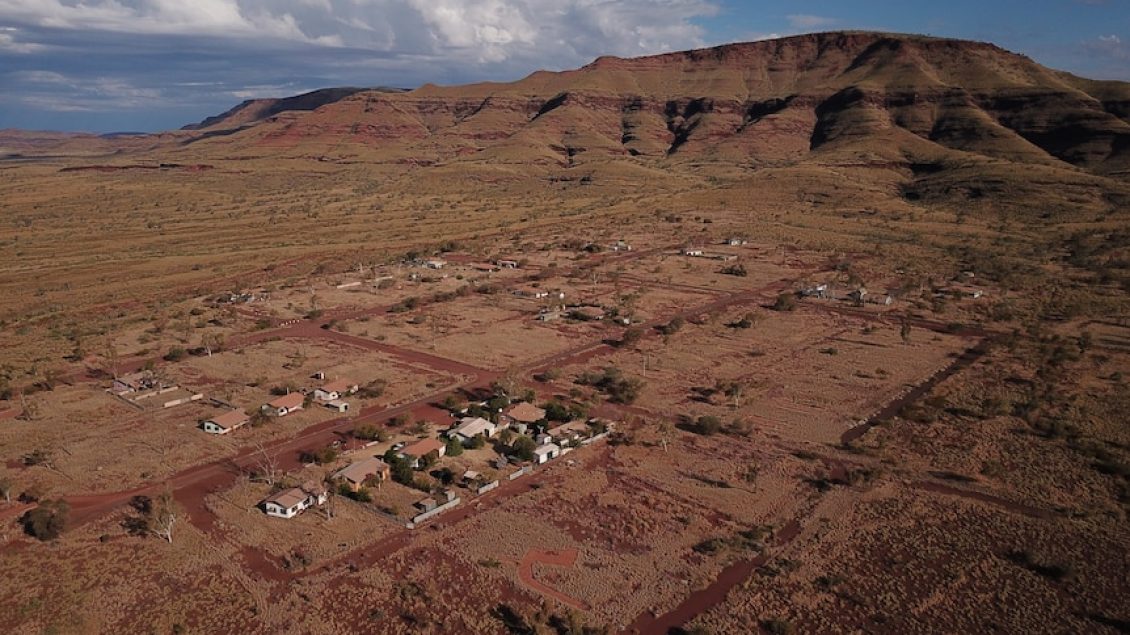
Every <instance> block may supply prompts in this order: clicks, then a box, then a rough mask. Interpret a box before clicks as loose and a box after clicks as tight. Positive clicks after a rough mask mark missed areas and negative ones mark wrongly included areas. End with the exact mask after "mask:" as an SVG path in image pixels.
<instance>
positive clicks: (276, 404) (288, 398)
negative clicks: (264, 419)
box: [263, 392, 306, 417]
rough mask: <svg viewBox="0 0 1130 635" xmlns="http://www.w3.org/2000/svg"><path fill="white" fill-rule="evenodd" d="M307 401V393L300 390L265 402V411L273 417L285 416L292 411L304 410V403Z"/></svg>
mask: <svg viewBox="0 0 1130 635" xmlns="http://www.w3.org/2000/svg"><path fill="white" fill-rule="evenodd" d="M305 401H306V396H305V395H303V394H302V393H300V392H292V393H290V394H286V395H283V396H282V397H279V398H278V399H275V400H274V401H269V402H267V403H266V404H264V405H263V412H266V413H267V414H269V415H271V416H272V417H285V416H287V415H288V414H290V413H292V412H296V411H298V410H302V404H303V403H304V402H305Z"/></svg>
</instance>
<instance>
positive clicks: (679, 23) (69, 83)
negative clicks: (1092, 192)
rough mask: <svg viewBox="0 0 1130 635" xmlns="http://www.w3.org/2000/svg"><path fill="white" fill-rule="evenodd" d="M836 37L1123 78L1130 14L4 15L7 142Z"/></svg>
mask: <svg viewBox="0 0 1130 635" xmlns="http://www.w3.org/2000/svg"><path fill="white" fill-rule="evenodd" d="M836 29H875V30H885V31H901V32H913V33H927V34H931V35H939V36H951V37H961V38H968V39H977V40H989V41H992V42H994V43H996V44H999V45H1001V46H1003V47H1005V48H1008V49H1011V50H1014V51H1018V52H1021V53H1025V54H1027V55H1030V56H1031V57H1033V58H1035V59H1036V60H1037V61H1040V62H1042V63H1044V64H1047V65H1049V66H1052V67H1055V68H1061V69H1065V70H1070V71H1073V72H1076V73H1079V74H1082V75H1086V76H1090V77H1100V78H1114V79H1126V80H1130V0H946V1H943V2H939V1H936V0H791V1H788V0H0V128H8V127H19V128H33V129H53V130H89V131H98V132H108V131H150V130H159V129H167V128H176V127H180V126H181V125H183V124H185V123H188V122H192V121H197V120H200V119H202V118H203V117H205V116H207V115H211V114H216V113H218V112H222V111H224V110H226V109H227V108H229V107H231V106H232V105H234V104H236V103H238V102H240V101H242V100H244V99H248V98H253V97H264V96H285V95H292V94H296V93H300V92H303V91H306V90H312V89H315V88H321V87H327V86H380V85H384V86H399V87H413V86H418V85H419V84H422V83H425V82H434V83H448V84H451V83H464V82H470V81H477V80H483V79H496V80H512V79H517V78H520V77H522V76H524V75H526V74H527V73H529V72H531V71H534V70H536V69H539V68H546V69H552V70H558V69H566V68H574V67H577V66H580V65H582V64H585V63H587V62H589V61H591V60H592V59H593V58H595V57H597V56H599V55H605V54H611V55H621V56H632V55H644V54H649V53H656V52H662V51H670V50H680V49H686V48H693V47H698V46H708V45H714V44H722V43H726V42H736V41H746V40H753V39H759V38H766V37H774V36H779V35H789V34H796V33H804V32H810V31H827V30H836Z"/></svg>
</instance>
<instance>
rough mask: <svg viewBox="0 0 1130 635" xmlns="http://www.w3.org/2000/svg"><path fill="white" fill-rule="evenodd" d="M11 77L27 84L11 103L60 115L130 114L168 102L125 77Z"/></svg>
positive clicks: (41, 74)
mask: <svg viewBox="0 0 1130 635" xmlns="http://www.w3.org/2000/svg"><path fill="white" fill-rule="evenodd" d="M8 77H9V78H10V79H12V80H15V81H16V82H19V83H21V84H23V89H22V90H20V91H18V92H17V93H15V94H13V95H11V96H9V98H10V99H9V100H11V99H15V100H17V101H19V102H22V103H24V104H26V105H28V106H31V107H35V108H42V109H45V110H52V111H56V112H79V111H93V110H99V109H117V110H128V109H136V108H143V107H150V106H158V105H162V104H164V103H165V101H166V100H165V96H164V94H163V93H162V91H161V90H159V89H156V88H149V87H143V86H136V85H134V84H133V83H131V82H130V81H129V80H127V79H125V78H121V77H75V76H69V75H64V74H62V73H57V72H54V71H42V70H28V71H16V72H13V73H9V74H8Z"/></svg>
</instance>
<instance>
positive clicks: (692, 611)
mask: <svg viewBox="0 0 1130 635" xmlns="http://www.w3.org/2000/svg"><path fill="white" fill-rule="evenodd" d="M799 533H800V524H799V523H797V522H796V521H793V522H790V523H789V524H787V525H785V526H784V527H782V528H781V531H779V532H777V535H776V536H775V537H774V543H775V544H777V545H785V544H788V543H789V542H791V541H792V540H793V538H796V537H797V534H799ZM770 559H771V556H770V554H768V553H762V554H761V555H759V556H757V557H756V558H753V559H750V560H742V561H740V562H735V563H734V564H732V565H730V566H728V567H726V568H725V569H723V570H722V572H721V573H719V574H718V577H717V578H716V579H715V580H714V582H712V583H711V584H710V585H709V586H707V587H706V588H704V589H699V590H698V591H695V592H694V593H692V594H691V595H690V596H689V597H688V598H687V599H685V600H683V601H682V603H680V604H679V605H678V606H676V607H675V608H674V609H672V610H670V611H668V612H666V613H664V614H663V615H658V616H656V615H653V614H651V613H642V614H640V616H639V617H637V618H636V619H635V621H633V622H632V623H631V624H630V625H629V626H628V628H626V629H624V631H623V635H667V633H670V632H672V631H674V630H675V629H678V628H679V627H681V626H682V625H683V624H686V623H687V622H689V621H690V620H691V619H693V618H694V617H695V616H697V615H699V614H701V613H704V612H706V611H708V610H710V609H711V608H713V607H714V606H715V605H717V604H719V603H721V602H722V601H723V600H725V599H726V594H728V593H729V592H730V591H731V590H732V589H734V588H735V587H737V586H738V585H739V584H741V583H743V582H745V581H746V580H747V579H748V578H749V576H750V575H752V574H753V572H754V571H755V570H757V568H758V567H762V566H764V565H765V564H767V563H768V562H769V560H770Z"/></svg>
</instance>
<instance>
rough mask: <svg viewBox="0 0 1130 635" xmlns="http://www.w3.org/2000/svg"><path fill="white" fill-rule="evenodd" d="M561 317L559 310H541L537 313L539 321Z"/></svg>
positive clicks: (548, 320) (549, 320) (550, 320)
mask: <svg viewBox="0 0 1130 635" xmlns="http://www.w3.org/2000/svg"><path fill="white" fill-rule="evenodd" d="M560 319H561V311H542V312H541V313H538V321H539V322H552V321H554V320H560Z"/></svg>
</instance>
